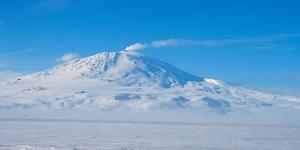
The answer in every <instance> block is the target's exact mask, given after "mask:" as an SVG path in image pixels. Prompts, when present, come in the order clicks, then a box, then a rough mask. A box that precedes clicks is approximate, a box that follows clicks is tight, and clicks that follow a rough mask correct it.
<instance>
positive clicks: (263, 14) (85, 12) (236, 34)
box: [0, 0, 300, 94]
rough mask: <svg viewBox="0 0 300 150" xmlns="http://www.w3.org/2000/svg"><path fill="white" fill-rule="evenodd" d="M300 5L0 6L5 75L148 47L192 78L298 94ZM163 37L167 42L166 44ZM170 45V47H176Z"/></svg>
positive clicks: (81, 2)
mask: <svg viewBox="0 0 300 150" xmlns="http://www.w3.org/2000/svg"><path fill="white" fill-rule="evenodd" d="M299 5H300V2H298V1H296V0H295V1H289V0H284V1H283V0H282V1H279V0H278V1H263V0H260V1H258V0H257V1H255V0H252V1H226V2H225V1H222V2H221V1H214V0H211V1H201V0H198V1H190V0H184V1H180V0H178V1H171V0H170V1H169V0H165V1H161V0H160V1H159V0H149V1H137V0H136V1H135V0H128V1H121V0H119V1H116V0H99V1H98V0H97V1H96V0H94V1H93V0H26V1H25V0H9V1H8V0H7V1H0V72H2V74H3V73H6V74H7V73H8V72H9V73H30V72H34V71H38V70H42V69H46V68H48V67H51V66H54V65H56V64H57V63H59V62H58V58H59V57H61V56H62V55H64V54H65V53H70V52H72V53H77V54H79V55H80V56H81V57H84V56H89V55H92V54H95V53H98V52H101V51H118V50H123V49H124V48H125V47H127V46H128V45H130V44H133V43H136V42H140V43H148V44H150V45H151V43H152V42H153V41H160V42H167V44H165V45H164V46H150V47H147V48H145V49H143V50H141V51H142V52H143V53H144V54H145V55H147V56H151V57H155V58H158V59H161V60H164V61H167V62H170V63H171V64H173V65H175V66H177V67H179V68H181V69H183V70H185V71H188V72H190V73H193V74H196V75H199V76H204V77H211V78H216V79H220V80H224V81H228V82H234V83H238V84H242V85H247V86H250V87H256V88H263V89H265V88H266V89H271V90H279V91H281V92H282V91H287V92H293V93H296V94H297V93H299V91H300V44H299V42H300V19H299V15H300V9H299ZM161 40H162V41H161ZM170 41H171V42H170Z"/></svg>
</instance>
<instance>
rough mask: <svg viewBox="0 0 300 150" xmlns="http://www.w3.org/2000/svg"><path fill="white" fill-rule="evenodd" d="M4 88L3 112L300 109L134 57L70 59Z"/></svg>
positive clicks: (293, 102)
mask: <svg viewBox="0 0 300 150" xmlns="http://www.w3.org/2000/svg"><path fill="white" fill-rule="evenodd" d="M0 87H1V89H2V90H1V91H0V99H1V100H0V109H1V108H2V109H11V108H35V107H38V108H40V107H42V108H49V109H51V108H55V109H61V108H95V109H112V108H117V107H126V108H130V109H152V108H173V107H193V108H198V109H212V110H216V111H220V112H227V111H233V110H234V109H236V108H238V109H249V108H270V107H271V108H273V107H292V108H296V109H299V108H300V102H299V99H297V98H295V97H288V96H280V95H273V94H269V93H264V92H261V91H257V90H252V89H248V88H244V87H241V86H237V85H233V84H227V83H225V82H222V81H218V80H214V79H206V78H201V77H197V76H194V75H191V74H189V73H187V72H184V71H182V70H180V69H178V68H176V67H174V66H172V65H170V64H168V63H166V62H163V61H160V60H157V59H153V58H149V57H146V56H144V55H143V54H140V53H138V52H136V51H120V52H102V53H99V54H96V55H93V56H90V57H86V58H75V59H71V60H69V61H66V62H63V63H62V64H59V65H58V66H55V67H53V68H50V69H48V70H45V71H41V72H37V73H32V74H28V75H25V76H21V77H19V78H17V79H15V80H13V81H8V82H6V83H3V84H1V85H0Z"/></svg>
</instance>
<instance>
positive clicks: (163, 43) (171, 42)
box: [125, 34, 300, 50]
mask: <svg viewBox="0 0 300 150" xmlns="http://www.w3.org/2000/svg"><path fill="white" fill-rule="evenodd" d="M295 37H300V35H299V34H278V35H267V36H260V37H252V38H241V39H217V40H188V39H175V38H171V39H166V40H157V41H152V42H150V43H144V44H141V43H135V44H132V45H129V46H128V47H126V49H125V50H141V49H144V48H148V47H152V48H160V47H168V46H179V45H197V46H206V47H211V46H222V45H238V44H263V43H269V42H276V41H282V40H286V39H289V38H295Z"/></svg>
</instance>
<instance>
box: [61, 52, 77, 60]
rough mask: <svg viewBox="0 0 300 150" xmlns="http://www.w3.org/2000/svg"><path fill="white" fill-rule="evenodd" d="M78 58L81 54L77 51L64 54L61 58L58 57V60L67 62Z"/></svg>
mask: <svg viewBox="0 0 300 150" xmlns="http://www.w3.org/2000/svg"><path fill="white" fill-rule="evenodd" d="M77 58H79V54H77V53H66V54H63V55H62V56H61V57H60V58H58V61H61V62H66V61H70V60H73V59H77Z"/></svg>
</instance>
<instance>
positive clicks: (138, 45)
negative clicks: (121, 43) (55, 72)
mask: <svg viewBox="0 0 300 150" xmlns="http://www.w3.org/2000/svg"><path fill="white" fill-rule="evenodd" d="M146 47H147V45H146V44H141V43H135V44H132V45H129V46H127V47H126V48H125V51H137V50H140V49H144V48H146Z"/></svg>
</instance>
